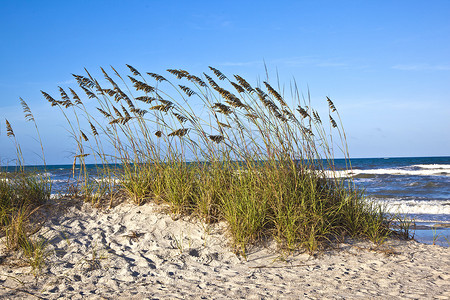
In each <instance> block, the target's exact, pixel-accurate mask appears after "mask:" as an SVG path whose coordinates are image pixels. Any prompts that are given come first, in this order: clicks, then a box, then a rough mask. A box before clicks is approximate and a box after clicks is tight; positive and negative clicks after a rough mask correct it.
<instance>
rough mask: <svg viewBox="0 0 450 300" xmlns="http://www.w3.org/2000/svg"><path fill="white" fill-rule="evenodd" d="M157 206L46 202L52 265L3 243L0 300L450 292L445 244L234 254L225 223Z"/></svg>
mask: <svg viewBox="0 0 450 300" xmlns="http://www.w3.org/2000/svg"><path fill="white" fill-rule="evenodd" d="M55 201H56V200H55ZM59 207H60V206H59ZM159 210H160V208H159V207H158V206H156V205H153V204H145V205H143V206H136V205H132V204H126V203H123V204H120V205H118V206H116V207H115V208H113V209H111V210H108V211H103V210H100V209H95V208H92V207H91V206H90V205H89V204H82V203H75V205H70V206H69V207H68V208H67V209H65V210H62V209H61V210H60V213H58V212H57V209H56V208H55V207H53V208H52V209H51V208H49V210H48V211H49V212H51V216H50V217H49V218H48V220H47V221H46V222H45V224H44V225H43V227H42V228H41V229H40V231H39V232H38V235H42V236H44V237H45V238H47V239H48V240H49V245H48V247H47V250H49V256H48V258H47V265H46V266H45V267H44V269H43V270H42V272H41V274H40V275H39V276H38V277H37V278H35V277H34V276H33V275H32V274H30V271H31V268H30V267H21V266H20V263H19V264H18V262H19V261H17V260H14V259H13V258H9V257H8V258H6V257H5V256H4V249H0V255H2V257H3V261H2V263H1V264H0V298H1V299H28V298H29V299H36V298H44V299H230V298H231V299H239V298H242V299H343V298H346V299H349V298H350V299H353V298H361V299H367V298H375V299H388V298H389V299H396V298H402V299H403V298H412V299H414V298H415V299H449V298H450V249H449V248H443V247H439V246H432V245H424V244H419V243H417V242H415V241H409V242H405V241H388V242H387V244H386V247H387V246H389V248H385V249H388V250H387V251H372V250H370V249H372V248H373V245H372V244H370V243H368V242H364V243H346V244H340V245H339V249H334V250H328V251H326V252H324V253H321V254H319V255H317V256H310V255H308V254H297V255H293V256H288V257H282V256H280V254H279V253H277V252H275V251H274V249H273V247H270V246H268V247H265V248H263V247H261V248H255V249H251V251H250V253H249V256H248V258H247V260H245V259H243V258H241V257H237V256H236V255H235V254H233V252H232V251H230V248H229V247H228V240H227V235H226V234H225V226H224V224H216V225H214V226H207V225H205V224H202V223H200V222H194V221H189V220H183V219H179V220H173V219H172V217H171V216H170V215H167V214H163V213H161V212H159Z"/></svg>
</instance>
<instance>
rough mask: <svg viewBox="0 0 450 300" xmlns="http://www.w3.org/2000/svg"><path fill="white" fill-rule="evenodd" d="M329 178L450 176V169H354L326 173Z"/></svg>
mask: <svg viewBox="0 0 450 300" xmlns="http://www.w3.org/2000/svg"><path fill="white" fill-rule="evenodd" d="M326 175H327V176H328V177H358V176H361V177H366V178H367V177H369V176H371V175H372V176H375V175H401V176H450V168H448V169H447V168H440V169H439V168H437V169H431V168H430V169H425V168H424V169H422V170H410V169H369V170H362V169H353V170H344V171H326Z"/></svg>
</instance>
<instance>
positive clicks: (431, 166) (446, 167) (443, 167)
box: [412, 164, 450, 171]
mask: <svg viewBox="0 0 450 300" xmlns="http://www.w3.org/2000/svg"><path fill="white" fill-rule="evenodd" d="M412 167H416V168H420V169H434V170H448V171H450V165H443V164H422V165H412Z"/></svg>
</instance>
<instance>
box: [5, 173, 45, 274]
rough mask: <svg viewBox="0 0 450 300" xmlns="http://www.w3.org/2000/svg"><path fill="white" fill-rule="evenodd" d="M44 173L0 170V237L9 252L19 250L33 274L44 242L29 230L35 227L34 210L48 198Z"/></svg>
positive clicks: (35, 229) (42, 259) (40, 262)
mask: <svg viewBox="0 0 450 300" xmlns="http://www.w3.org/2000/svg"><path fill="white" fill-rule="evenodd" d="M50 190H51V182H50V180H49V179H48V177H46V176H43V175H38V174H34V173H26V172H24V171H23V170H20V171H16V172H8V173H7V172H0V237H1V238H3V241H4V245H5V249H6V250H7V251H9V252H10V253H14V252H16V251H20V252H21V253H22V254H23V257H24V260H25V261H26V262H28V263H29V264H30V266H32V269H33V272H34V274H35V275H37V273H38V272H39V271H40V269H41V267H42V266H43V263H44V260H45V258H46V256H45V255H44V254H45V253H46V251H45V247H46V243H45V241H43V240H42V239H40V240H37V239H35V238H34V237H33V234H34V233H35V232H36V231H37V230H38V229H39V227H38V226H37V222H34V221H33V220H36V218H34V217H35V212H36V211H37V210H38V209H39V207H40V206H41V205H43V204H44V203H45V202H46V201H47V200H48V199H49V198H50Z"/></svg>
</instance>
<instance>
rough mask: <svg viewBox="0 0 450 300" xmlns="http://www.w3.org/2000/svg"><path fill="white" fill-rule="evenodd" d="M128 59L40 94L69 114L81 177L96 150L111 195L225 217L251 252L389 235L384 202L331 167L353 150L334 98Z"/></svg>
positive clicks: (237, 242)
mask: <svg viewBox="0 0 450 300" xmlns="http://www.w3.org/2000/svg"><path fill="white" fill-rule="evenodd" d="M127 66H128V68H129V70H130V75H128V76H127V77H124V76H122V75H120V74H119V72H117V71H116V70H115V69H114V68H111V72H109V73H108V72H107V71H105V70H104V69H103V68H101V72H102V75H103V76H102V77H103V78H101V79H96V78H94V77H93V76H91V74H90V73H89V72H88V71H87V70H86V74H85V75H74V78H75V79H76V81H77V83H78V86H79V89H78V90H77V91H76V90H75V89H72V88H69V89H68V90H67V91H66V90H64V89H63V88H61V87H58V94H59V96H58V97H53V96H52V95H50V94H49V93H47V92H43V91H42V94H43V96H44V97H45V98H46V100H48V101H49V102H50V103H51V105H52V106H55V107H57V108H58V109H59V110H60V111H61V113H62V114H63V115H64V116H65V118H66V120H67V122H68V126H69V131H70V132H71V135H72V137H73V139H74V141H75V142H76V154H75V156H74V164H75V163H76V162H77V161H78V163H79V164H80V165H81V166H82V167H81V168H80V177H79V178H84V183H83V185H84V186H86V187H87V186H89V184H90V183H89V182H90V181H91V180H90V176H89V174H88V171H87V169H86V167H85V159H86V158H87V157H88V156H89V157H90V158H91V159H93V160H94V161H95V162H96V163H97V164H99V165H101V166H102V168H103V170H106V174H107V175H106V179H107V180H106V181H104V182H109V183H110V186H109V187H108V188H105V189H103V190H102V191H103V192H102V194H103V195H109V196H110V197H113V196H112V195H114V191H115V192H116V193H118V192H120V193H122V194H125V195H127V196H128V197H129V198H130V199H131V200H132V201H133V202H134V203H135V204H137V205H141V204H143V203H145V202H147V201H155V202H157V203H166V204H168V205H169V207H170V210H171V211H172V212H173V213H174V214H188V215H193V216H196V217H198V218H200V219H202V220H203V221H205V222H209V223H213V222H217V221H221V220H225V221H226V222H227V224H228V231H229V233H230V235H231V240H232V243H233V247H234V248H235V249H236V251H237V252H239V253H241V254H243V255H245V253H246V251H247V250H248V248H249V246H251V245H254V244H255V243H257V242H259V241H261V240H263V239H275V240H276V241H277V242H278V244H279V246H280V248H282V249H285V250H288V251H291V250H295V249H299V248H303V249H306V250H308V251H310V252H313V251H316V250H318V249H321V248H322V247H323V246H325V245H326V244H328V243H329V242H332V241H333V240H335V239H336V238H337V237H341V236H351V237H358V238H366V239H369V240H372V241H374V242H377V243H381V242H382V241H383V240H384V239H385V238H386V237H387V236H388V235H389V233H390V231H389V229H388V223H389V220H388V219H387V216H386V215H385V214H384V212H383V211H382V210H381V208H380V207H378V206H377V205H375V204H374V203H371V202H369V201H368V200H366V199H365V198H364V195H363V194H362V193H361V192H360V191H358V190H357V189H356V188H355V187H354V185H353V183H352V182H351V180H340V179H338V178H334V177H333V176H331V177H327V175H326V174H327V173H326V172H325V171H327V170H329V169H331V170H334V165H333V159H334V154H335V149H336V148H338V149H340V152H342V154H343V155H344V157H346V158H348V149H347V144H346V140H345V139H346V137H345V132H344V130H343V129H342V123H341V119H340V116H339V113H338V111H337V110H336V107H335V105H334V103H333V102H332V100H331V99H329V98H328V97H327V98H326V99H324V100H325V101H326V105H327V107H328V113H327V116H326V118H322V117H321V116H320V114H319V112H318V111H317V110H315V109H314V108H313V107H312V106H311V102H310V99H309V93H308V97H307V98H306V99H305V97H303V96H302V95H301V93H300V92H299V90H298V88H297V86H296V85H295V83H294V84H291V86H290V88H289V89H288V90H287V91H281V90H280V88H276V86H279V83H276V84H275V85H274V84H272V83H270V82H269V81H264V82H262V83H259V84H256V85H252V84H250V83H249V82H248V81H247V80H245V79H244V78H242V77H241V76H239V75H234V76H231V77H227V76H226V75H225V74H223V73H222V72H221V71H219V70H217V69H215V68H212V67H210V71H211V73H203V74H202V75H201V76H197V75H193V74H190V73H189V72H188V71H185V70H179V69H168V70H167V74H164V75H161V74H156V73H151V72H148V73H141V72H140V71H138V70H137V69H136V68H134V67H132V66H129V65H127ZM324 103H325V102H324ZM336 136H337V137H336ZM333 137H336V138H334V139H333ZM83 166H84V167H83ZM112 166H114V167H112ZM117 166H120V167H117ZM348 167H350V165H349V162H348ZM114 178H117V179H118V180H119V181H118V182H119V183H114V181H113V180H112V179H114ZM86 191H87V192H86V197H89V195H90V194H91V193H92V190H91V189H89V188H86ZM101 199H102V197H98V201H100V200H101ZM111 199H112V198H111ZM96 201H97V200H96Z"/></svg>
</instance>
